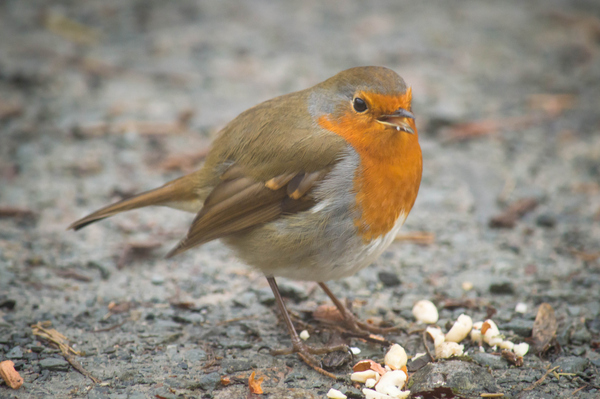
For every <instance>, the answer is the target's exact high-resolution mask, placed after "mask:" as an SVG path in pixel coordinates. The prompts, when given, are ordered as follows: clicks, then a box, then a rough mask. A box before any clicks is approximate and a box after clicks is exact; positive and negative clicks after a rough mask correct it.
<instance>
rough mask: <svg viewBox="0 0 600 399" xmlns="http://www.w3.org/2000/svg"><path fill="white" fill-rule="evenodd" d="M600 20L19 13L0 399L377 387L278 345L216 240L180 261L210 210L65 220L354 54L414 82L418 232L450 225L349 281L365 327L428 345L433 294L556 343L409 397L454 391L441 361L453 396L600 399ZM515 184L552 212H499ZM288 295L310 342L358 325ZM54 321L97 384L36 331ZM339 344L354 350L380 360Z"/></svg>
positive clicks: (5, 212) (273, 327)
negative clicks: (418, 311)
mask: <svg viewBox="0 0 600 399" xmlns="http://www.w3.org/2000/svg"><path fill="white" fill-rule="evenodd" d="M597 15H600V3H598V2H597V1H593V0H588V1H585V0H576V1H572V0H564V1H557V0H553V1H529V2H522V1H516V0H513V1H503V2H482V1H475V0H471V1H462V2H442V1H432V2H404V1H402V2H401V1H391V0H390V1H377V2H372V3H367V2H361V1H331V2H317V1H305V2H298V1H296V2H268V1H254V2H242V1H237V2H209V1H204V2H203V1H187V0H186V1H180V2H168V3H167V2H161V1H145V2H142V1H130V2H122V1H117V0H108V1H106V0H105V1H100V0H94V1H86V2H67V1H63V2H58V1H41V0H37V1H28V2H23V1H3V2H1V3H0V37H2V40H1V41H0V179H1V180H0V216H1V217H0V361H1V360H5V359H10V360H12V361H14V362H15V364H16V367H17V370H19V372H20V373H21V375H22V377H23V378H24V380H25V384H24V386H23V387H22V388H21V389H19V390H17V391H13V390H10V389H9V388H7V387H6V386H5V385H2V384H0V397H1V398H47V397H56V398H71V397H88V398H132V399H133V398H136V399H137V398H147V397H148V398H154V397H164V398H176V397H185V398H250V397H259V396H256V395H253V394H249V390H248V384H247V380H248V377H249V375H250V373H251V372H252V371H255V372H256V373H257V375H258V376H264V378H265V380H264V382H263V384H262V386H263V389H264V391H265V394H264V395H263V396H260V397H268V398H277V399H281V398H284V399H285V398H325V395H326V392H327V391H328V390H329V388H330V387H337V388H338V389H340V390H341V391H343V392H345V393H346V394H347V395H348V396H349V397H353V398H361V397H362V396H361V394H360V391H359V389H357V388H355V387H353V386H352V384H351V383H350V381H349V378H348V376H349V371H350V366H351V364H352V362H351V361H348V359H342V360H346V362H343V361H341V364H340V365H338V366H337V367H332V368H331V370H332V371H333V372H334V373H336V374H337V375H340V376H342V377H343V378H342V379H340V380H338V381H334V380H331V379H329V378H327V377H324V376H321V375H320V374H317V373H316V372H314V371H313V370H311V369H310V368H308V367H307V366H306V365H304V364H303V363H302V362H300V361H299V360H298V359H297V358H296V357H295V356H282V357H272V356H270V355H269V353H268V350H267V349H268V348H281V347H282V346H286V345H288V344H289V338H288V336H287V333H286V331H285V329H284V326H283V324H282V323H281V322H280V320H279V319H278V316H277V310H276V308H275V306H274V301H273V299H272V295H271V293H270V291H269V288H268V285H267V282H266V280H265V279H264V278H263V277H262V276H261V275H260V273H258V272H256V271H253V270H250V269H249V268H247V267H246V266H244V265H243V264H241V263H240V262H238V261H237V260H236V259H235V258H234V257H233V256H232V255H231V254H230V253H229V252H228V251H227V249H226V248H225V247H224V246H222V245H221V244H220V243H219V242H211V243H208V244H206V245H204V246H202V247H200V248H198V249H197V250H194V251H189V252H186V253H185V254H183V255H182V256H179V257H177V258H175V259H172V260H164V259H163V255H164V254H165V253H166V252H167V251H168V250H169V249H170V248H171V247H172V246H173V245H174V244H175V243H176V242H177V241H178V239H179V238H180V237H182V236H183V235H184V234H185V232H186V230H187V226H188V225H189V223H190V221H191V219H192V218H193V215H190V214H184V213H179V212H177V211H173V210H169V209H152V210H149V209H146V210H140V211H136V212H131V213H129V214H125V215H121V216H119V217H115V218H113V219H110V220H106V221H103V222H100V223H97V224H94V225H92V226H90V227H88V228H86V229H84V230H82V231H81V232H77V233H74V232H72V231H65V228H66V226H68V225H69V224H70V223H71V222H72V221H74V220H76V219H77V218H79V217H81V216H83V215H85V214H87V213H89V212H90V211H93V210H95V209H97V208H98V207H100V206H102V205H105V204H107V203H109V202H111V201H114V200H117V199H120V198H122V197H124V196H126V195H129V194H132V193H134V192H138V191H141V190H145V189H149V188H153V187H156V186H158V185H160V184H162V183H164V182H166V181H168V180H170V179H172V178H175V177H177V176H180V175H181V174H183V173H186V172H188V171H191V170H193V169H194V168H195V167H197V165H198V164H199V160H200V159H201V157H202V154H203V152H204V151H205V150H206V149H207V147H208V145H209V143H210V140H211V138H213V137H214V135H215V134H216V132H217V131H218V130H219V128H220V127H222V126H224V124H226V123H227V122H228V121H229V120H230V119H232V118H233V117H235V116H236V115H237V114H238V113H240V112H241V111H243V110H244V109H246V108H248V107H250V106H252V105H254V104H257V103H258V102H261V101H263V100H266V99H268V98H271V97H273V96H276V95H280V94H283V93H286V92H290V91H294V90H298V89H302V88H305V87H308V86H310V85H312V84H315V83H317V82H319V81H321V80H323V79H325V78H328V77H330V76H332V75H333V74H335V73H337V72H339V71H340V70H343V69H346V68H349V67H352V66H357V65H385V66H387V67H390V68H392V69H394V70H396V71H397V72H398V73H400V74H401V75H402V76H403V77H404V78H405V80H406V81H407V83H408V84H409V85H411V86H412V88H413V96H414V107H413V108H414V112H415V114H416V115H417V118H418V119H417V125H418V127H419V130H420V133H421V144H422V148H423V157H424V177H423V183H422V185H421V191H420V194H419V198H418V199H417V203H416V206H415V208H414V209H413V211H412V213H411V215H410V217H409V218H408V221H407V223H406V225H405V229H404V231H403V233H415V232H428V233H431V234H433V235H434V236H435V239H434V240H433V242H432V243H429V244H416V243H413V242H405V241H398V242H396V243H394V244H393V245H392V247H391V248H390V249H389V250H388V251H387V253H386V254H385V255H384V256H382V257H381V258H380V259H379V260H378V261H377V262H376V263H375V264H374V265H373V266H371V267H370V268H367V269H365V270H363V271H361V272H360V273H358V274H357V275H356V276H354V277H351V278H347V279H345V280H342V281H338V282H332V284H331V285H330V287H331V288H332V290H333V291H334V292H337V293H340V294H343V295H348V296H350V297H351V299H352V300H353V304H354V310H355V312H356V313H357V315H358V316H359V317H361V318H362V319H368V318H371V319H373V320H375V321H377V320H384V321H385V322H387V323H389V324H393V325H399V326H404V327H406V331H405V332H402V333H398V334H392V335H389V336H387V337H386V338H387V339H389V340H390V341H394V342H399V343H401V344H402V345H404V346H405V348H406V350H407V352H408V354H409V355H411V356H412V355H414V354H416V353H417V352H422V351H423V350H424V347H423V340H422V335H421V334H420V333H416V332H414V331H416V330H418V329H419V328H420V327H419V326H418V325H416V324H415V321H414V319H413V317H412V315H411V308H412V305H413V304H414V303H415V301H417V300H419V299H430V300H432V301H434V303H436V305H437V307H438V309H439V310H440V321H439V322H438V325H440V326H442V327H444V328H445V327H446V325H447V323H449V322H452V321H453V320H455V319H456V318H457V316H458V315H460V314H461V313H466V314H469V315H470V316H472V317H473V319H474V320H484V319H485V318H487V317H488V316H490V315H492V316H491V317H492V319H493V320H495V321H496V322H497V324H498V325H499V326H500V329H501V331H502V332H503V333H504V334H505V335H506V336H507V337H509V338H511V339H512V340H514V341H515V342H524V341H527V340H528V339H530V338H529V337H530V336H531V333H532V332H531V331H532V327H533V324H534V322H533V320H534V318H535V316H536V313H537V309H538V306H539V305H540V304H541V303H543V302H546V303H549V304H550V305H551V306H552V307H553V309H554V310H555V314H556V319H557V325H558V328H557V331H556V339H555V340H554V341H553V342H552V343H551V344H550V347H549V348H547V350H546V351H544V352H543V353H541V354H538V355H536V354H533V353H529V354H527V355H526V356H525V358H524V365H523V366H522V367H514V366H511V365H509V364H508V363H507V362H506V361H505V360H503V359H501V358H500V357H498V356H495V355H492V354H491V352H492V351H491V350H489V348H488V349H487V351H486V352H487V353H484V354H482V353H478V349H477V348H476V347H474V346H472V344H470V343H468V344H466V347H467V349H468V351H469V352H468V353H469V354H471V356H469V357H467V358H463V359H462V360H453V361H447V362H439V363H435V364H432V365H429V366H426V367H425V368H423V369H421V370H420V371H419V372H418V375H417V374H415V376H413V377H414V378H413V380H414V384H413V388H412V389H413V392H417V391H418V390H419V389H420V390H421V391H422V392H429V393H428V394H424V395H423V396H424V397H441V395H442V394H443V392H442V391H440V390H435V389H433V388H431V389H430V390H428V389H429V388H427V384H431V383H432V380H431V379H432V378H434V377H435V376H436V375H438V376H439V375H440V374H439V373H442V374H443V375H444V376H445V378H446V384H447V386H448V387H450V388H452V389H453V391H451V392H452V393H450V394H449V395H456V397H479V395H480V393H482V392H501V393H504V394H505V397H508V398H510V397H513V398H554V397H557V398H558V397H560V398H564V397H571V396H573V397H580V398H597V397H600V377H598V369H600V352H599V348H600V293H599V291H600V290H599V287H600V261H599V256H600V252H599V251H600V244H599V243H600V112H598V110H599V109H600V96H599V95H598V85H599V84H600V56H599V53H600V20H599V19H598V17H597ZM523 199H528V200H529V201H530V204H534V205H536V206H535V208H534V209H532V210H530V211H529V212H527V213H525V214H524V215H523V216H522V217H520V218H517V219H518V220H516V222H515V223H514V226H512V227H506V228H493V227H490V220H491V219H492V218H494V217H496V216H498V215H501V214H503V212H504V216H506V215H507V214H506V209H508V208H510V206H511V204H514V203H515V201H519V200H523ZM469 282H470V283H472V285H473V288H472V289H470V290H465V289H464V288H468V287H465V283H469ZM281 285H282V286H283V289H284V292H285V295H286V297H287V298H288V303H289V307H290V309H291V310H292V311H293V312H294V313H295V314H296V316H297V319H298V323H308V324H307V328H308V329H309V330H310V331H311V332H312V335H311V338H310V339H309V343H313V344H316V345H319V344H320V343H322V342H327V341H328V340H330V339H340V337H339V334H336V333H335V331H333V330H332V329H331V328H328V327H326V326H323V325H322V324H319V323H317V322H315V321H314V320H312V319H311V317H310V314H311V311H312V310H314V309H315V308H316V306H317V305H319V304H328V302H327V298H326V297H325V295H324V294H323V293H322V292H320V290H317V289H316V288H315V284H313V283H298V282H293V281H285V280H283V279H282V280H281ZM466 285H468V284H466ZM518 303H524V304H526V306H527V308H526V311H525V313H517V312H516V311H515V306H516V305H517V304H518ZM40 321H51V322H52V327H53V328H55V329H56V330H57V331H59V332H60V333H62V334H64V335H65V336H66V337H67V338H68V339H69V343H70V344H71V346H72V347H73V348H74V349H75V350H78V351H81V352H82V355H81V356H72V358H73V359H75V360H76V361H77V362H79V363H80V364H81V366H82V367H83V368H84V369H85V370H87V371H89V372H90V373H91V375H92V376H94V377H95V378H97V379H99V380H101V382H100V383H97V384H94V383H93V382H92V380H91V379H90V378H88V377H86V376H84V375H82V374H81V373H79V372H77V371H76V370H75V369H74V368H73V367H71V365H70V364H69V363H67V361H66V360H65V359H64V357H63V356H62V355H61V353H60V350H58V349H56V348H55V347H54V346H52V345H51V344H49V343H48V341H46V340H44V339H41V338H40V337H37V336H34V335H33V333H32V329H31V327H30V326H31V325H32V324H35V323H37V322H40ZM409 332H410V333H409ZM347 342H349V343H350V344H351V345H353V346H356V347H358V348H360V349H361V350H362V353H361V354H360V355H358V356H357V358H359V359H360V358H372V359H375V360H381V358H382V357H383V354H384V353H385V347H384V346H382V345H378V344H374V343H370V342H365V341H362V340H358V339H349V338H347ZM327 363H328V364H330V365H332V366H335V364H334V363H336V359H332V358H327ZM556 366H559V369H557V370H556V373H558V372H562V374H553V373H550V374H549V375H548V376H547V377H546V378H545V379H544V380H543V382H541V383H539V384H536V381H538V380H539V379H540V378H541V377H542V376H543V375H544V374H546V371H547V370H549V369H553V368H554V367H556ZM436 373H438V374H436ZM460 373H462V374H460ZM416 376H418V378H416ZM465 376H466V377H465ZM222 377H228V378H229V379H230V381H231V383H230V384H229V385H226V386H225V385H224V384H222V383H221V378H222ZM428 379H429V380H428ZM465 381H469V384H470V385H469V384H466V385H469V386H466V385H465ZM418 384H421V385H418ZM417 385H418V387H417ZM527 388H532V389H529V390H526V389H527ZM157 395H158V396H157ZM436 395H437V396H436ZM447 397H451V396H447Z"/></svg>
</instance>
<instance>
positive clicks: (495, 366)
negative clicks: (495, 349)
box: [471, 352, 508, 370]
mask: <svg viewBox="0 0 600 399" xmlns="http://www.w3.org/2000/svg"><path fill="white" fill-rule="evenodd" d="M471 358H472V359H473V360H474V361H475V362H476V363H477V364H479V365H481V366H486V367H489V368H491V369H492V370H501V369H506V368H508V362H507V361H506V360H504V359H503V358H502V356H497V355H492V354H491V353H482V352H477V353H474V354H472V355H471Z"/></svg>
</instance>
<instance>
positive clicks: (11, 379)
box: [0, 360, 23, 389]
mask: <svg viewBox="0 0 600 399" xmlns="http://www.w3.org/2000/svg"><path fill="white" fill-rule="evenodd" d="M0 377H2V379H3V380H4V382H6V385H8V386H9V387H10V388H12V389H19V388H21V385H23V378H22V377H21V375H19V372H18V371H17V370H15V364H14V363H13V362H12V361H11V360H5V361H3V362H0Z"/></svg>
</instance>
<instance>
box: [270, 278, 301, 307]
mask: <svg viewBox="0 0 600 399" xmlns="http://www.w3.org/2000/svg"><path fill="white" fill-rule="evenodd" d="M277 284H278V286H279V292H280V293H281V296H283V297H285V298H290V299H291V300H292V301H294V302H296V303H298V302H302V301H304V300H306V299H308V292H307V291H306V289H305V288H304V286H303V285H302V284H299V283H296V282H294V281H289V280H283V281H281V280H280V281H279V282H278V283H277Z"/></svg>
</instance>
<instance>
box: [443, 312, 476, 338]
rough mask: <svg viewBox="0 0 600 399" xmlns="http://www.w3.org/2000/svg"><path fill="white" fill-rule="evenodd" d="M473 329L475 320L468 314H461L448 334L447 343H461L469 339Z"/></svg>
mask: <svg viewBox="0 0 600 399" xmlns="http://www.w3.org/2000/svg"><path fill="white" fill-rule="evenodd" d="M471 328H473V320H472V319H471V318H470V317H469V316H467V315H466V314H461V315H460V316H458V319H457V320H456V322H455V323H454V325H453V326H452V328H451V329H450V331H448V333H447V334H446V341H449V342H460V341H462V340H463V339H465V338H467V336H468V335H469V332H470V331H471Z"/></svg>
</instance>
